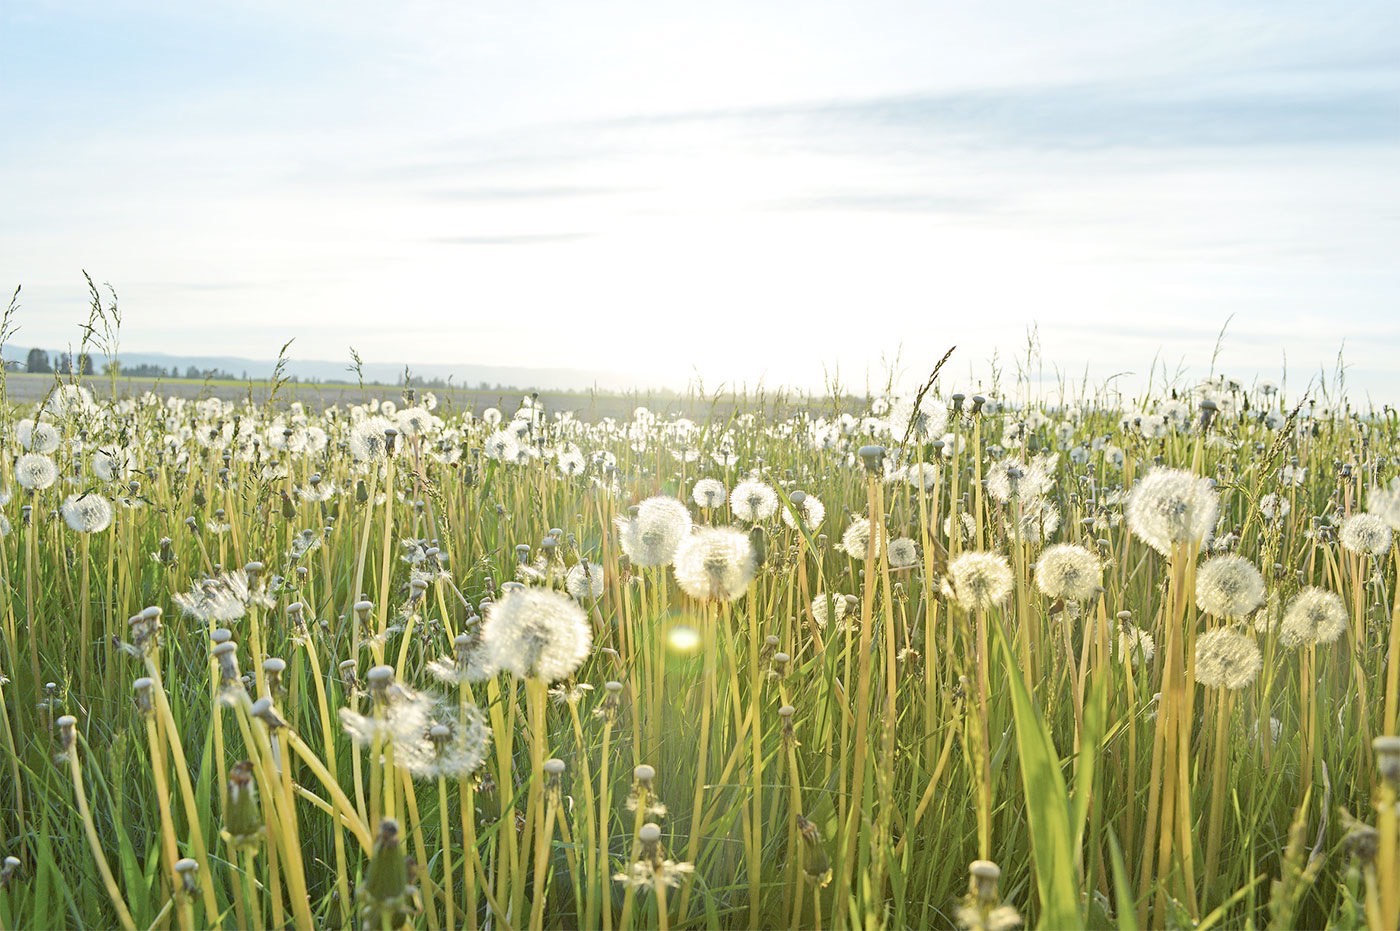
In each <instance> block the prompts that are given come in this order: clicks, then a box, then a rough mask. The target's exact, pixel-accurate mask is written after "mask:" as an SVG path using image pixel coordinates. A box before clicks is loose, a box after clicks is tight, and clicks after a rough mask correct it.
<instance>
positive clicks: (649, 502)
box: [617, 496, 690, 566]
mask: <svg viewBox="0 0 1400 931" xmlns="http://www.w3.org/2000/svg"><path fill="white" fill-rule="evenodd" d="M617 526H618V529H619V530H620V531H621V534H620V540H619V542H620V543H621V544H622V551H623V552H624V553H626V554H627V558H628V559H630V560H631V561H632V565H634V566H664V565H666V563H668V562H670V561H671V559H672V558H673V557H674V556H675V555H676V548H677V547H678V546H680V545H681V541H682V540H684V539H685V536H686V534H688V533H690V512H689V511H688V510H686V507H685V505H684V504H682V503H681V502H680V501H677V500H676V499H675V498H667V497H664V496H658V497H655V498H647V499H646V500H645V501H643V502H642V503H641V504H640V505H638V506H637V514H636V516H635V517H632V518H619V519H618V521H617Z"/></svg>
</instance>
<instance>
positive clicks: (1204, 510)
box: [1127, 468, 1220, 556]
mask: <svg viewBox="0 0 1400 931" xmlns="http://www.w3.org/2000/svg"><path fill="white" fill-rule="evenodd" d="M1219 509H1220V498H1219V495H1217V494H1216V491H1215V488H1214V487H1213V486H1212V485H1211V483H1210V482H1209V481H1208V480H1207V479H1203V478H1199V477H1197V476H1195V475H1193V474H1191V473H1190V472H1186V471H1184V470H1181V469H1163V468H1159V469H1153V470H1152V471H1151V472H1149V473H1147V475H1145V476H1143V478H1142V480H1141V481H1139V482H1138V483H1137V485H1136V486H1135V487H1134V488H1133V491H1132V493H1131V494H1130V495H1129V496H1128V506H1127V517H1128V528H1129V529H1130V530H1132V532H1133V534H1134V535H1135V536H1136V537H1137V538H1138V539H1140V540H1142V542H1144V543H1146V544H1147V545H1148V546H1150V547H1152V548H1153V549H1154V550H1156V551H1157V552H1159V553H1161V554H1162V555H1163V556H1168V555H1170V554H1171V550H1172V544H1174V543H1201V542H1202V541H1204V540H1205V539H1206V538H1207V537H1208V536H1209V535H1210V532H1211V530H1212V529H1213V528H1214V527H1215V517H1216V514H1217V512H1218V511H1219Z"/></svg>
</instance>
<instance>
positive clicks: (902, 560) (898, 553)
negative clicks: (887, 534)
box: [889, 537, 919, 569]
mask: <svg viewBox="0 0 1400 931" xmlns="http://www.w3.org/2000/svg"><path fill="white" fill-rule="evenodd" d="M889 560H890V568H891V569H908V568H911V567H913V566H917V565H918V564H919V547H918V545H917V544H915V543H914V541H913V540H911V539H910V538H909V537H900V538H899V539H897V540H891V541H890V549H889Z"/></svg>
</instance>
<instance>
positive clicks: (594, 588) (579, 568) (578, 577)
mask: <svg viewBox="0 0 1400 931" xmlns="http://www.w3.org/2000/svg"><path fill="white" fill-rule="evenodd" d="M564 590H565V591H567V592H568V593H569V594H570V595H572V596H573V597H574V598H577V599H578V600H579V601H584V600H586V599H589V598H601V597H602V596H603V567H602V566H600V565H598V564H597V563H596V562H589V561H588V560H586V559H583V560H580V561H579V562H578V563H576V564H575V565H573V566H571V567H570V568H569V572H568V574H567V575H565V576H564Z"/></svg>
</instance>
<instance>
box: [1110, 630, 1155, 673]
mask: <svg viewBox="0 0 1400 931" xmlns="http://www.w3.org/2000/svg"><path fill="white" fill-rule="evenodd" d="M1156 655H1157V641H1155V640H1153V639H1152V635H1151V634H1149V633H1148V632H1147V631H1145V630H1143V629H1141V628H1139V627H1134V626H1133V625H1132V624H1124V625H1123V627H1122V629H1121V630H1120V631H1119V632H1118V662H1120V663H1122V662H1126V663H1128V664H1129V665H1130V666H1132V667H1133V668H1134V669H1136V668H1137V667H1138V665H1139V664H1141V665H1144V666H1150V665H1152V659H1153V657H1155V656H1156Z"/></svg>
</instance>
